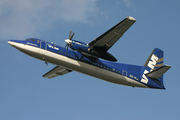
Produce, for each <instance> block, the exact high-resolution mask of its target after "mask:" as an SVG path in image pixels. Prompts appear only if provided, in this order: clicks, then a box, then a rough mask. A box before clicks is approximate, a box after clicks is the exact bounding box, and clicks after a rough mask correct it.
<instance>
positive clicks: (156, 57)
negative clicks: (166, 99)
mask: <svg viewBox="0 0 180 120" xmlns="http://www.w3.org/2000/svg"><path fill="white" fill-rule="evenodd" d="M163 63H164V55H163V51H162V50H160V49H158V48H155V49H154V50H153V51H152V53H151V54H150V56H149V58H148V59H147V61H146V62H145V64H144V66H145V67H146V70H145V71H144V75H145V76H147V77H149V78H151V79H152V80H154V81H155V82H156V83H158V84H159V85H161V86H163V74H164V73H165V72H166V71H167V70H168V69H169V68H171V67H170V66H168V65H164V66H163Z"/></svg>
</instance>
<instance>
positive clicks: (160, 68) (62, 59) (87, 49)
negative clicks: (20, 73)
mask: <svg viewBox="0 0 180 120" xmlns="http://www.w3.org/2000/svg"><path fill="white" fill-rule="evenodd" d="M135 22H136V19H134V18H133V17H130V16H129V17H127V18H125V19H124V20H122V21H121V22H120V23H118V24H117V25H115V26H114V27H112V28H111V29H109V30H108V31H107V32H105V33H104V34H102V35H100V36H99V37H98V38H96V39H95V40H93V41H92V42H90V43H88V44H87V43H84V42H80V41H77V40H73V39H72V38H73V36H74V33H73V34H72V35H71V31H70V34H69V39H65V42H66V43H67V44H66V46H65V47H60V46H58V45H55V44H53V43H50V42H46V41H43V40H40V39H35V38H29V39H26V40H24V41H21V40H9V41H8V43H9V44H10V45H11V46H13V47H15V48H16V49H18V50H20V51H21V52H23V53H25V54H28V55H30V56H32V57H35V58H37V59H40V60H43V61H45V62H46V63H47V62H48V63H52V64H55V65H56V67H54V68H53V69H52V70H50V71H49V72H47V73H46V74H44V75H43V77H45V78H49V79H50V78H53V77H56V76H59V75H64V74H67V73H70V72H72V71H77V72H80V73H84V74H87V75H90V76H93V77H96V78H99V79H102V80H105V81H108V82H112V83H116V84H121V85H126V86H132V87H143V88H156V89H165V87H164V84H163V74H164V73H165V72H166V71H167V70H168V69H169V68H170V66H168V65H163V60H164V57H163V51H162V50H160V49H158V48H155V49H154V50H153V51H152V53H151V54H150V56H149V58H148V59H147V61H146V62H145V64H144V66H137V65H129V64H122V63H117V62H116V61H117V60H116V58H115V57H114V56H113V55H111V54H110V53H108V52H107V51H108V50H109V49H110V48H111V47H112V46H113V45H114V44H115V43H116V42H117V41H118V40H119V39H120V38H121V37H122V36H123V34H124V33H125V32H126V31H127V30H128V29H129V28H130V27H131V26H132V25H133V24H134V23H135ZM69 47H70V48H71V49H68V48H69ZM102 59H104V60H102Z"/></svg>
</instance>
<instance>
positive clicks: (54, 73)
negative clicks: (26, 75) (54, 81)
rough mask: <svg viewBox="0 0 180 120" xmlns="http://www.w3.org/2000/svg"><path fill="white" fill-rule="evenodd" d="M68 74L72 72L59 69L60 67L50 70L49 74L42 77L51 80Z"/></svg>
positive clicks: (62, 68)
mask: <svg viewBox="0 0 180 120" xmlns="http://www.w3.org/2000/svg"><path fill="white" fill-rule="evenodd" d="M69 72H72V70H69V69H67V68H64V67H61V66H56V67H54V68H53V69H52V70H50V71H49V72H47V73H46V74H44V75H43V77H45V78H49V79H51V78H53V77H56V76H59V75H64V74H66V73H69Z"/></svg>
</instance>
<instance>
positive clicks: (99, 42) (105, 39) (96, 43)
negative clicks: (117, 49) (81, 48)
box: [88, 16, 136, 52]
mask: <svg viewBox="0 0 180 120" xmlns="http://www.w3.org/2000/svg"><path fill="white" fill-rule="evenodd" d="M135 22H136V19H134V18H133V17H130V16H129V17H127V18H125V19H124V20H123V21H121V22H120V23H118V24H117V25H115V26H114V27H112V28H111V29H109V30H108V31H107V32H105V33H104V34H102V35H101V36H99V37H98V38H96V39H95V40H93V41H92V42H90V43H89V44H88V45H89V46H90V47H92V48H93V49H94V50H96V51H101V52H107V51H108V50H109V49H110V48H111V47H112V46H113V45H114V44H115V43H116V42H117V41H118V40H119V39H120V38H121V37H122V36H123V34H124V33H125V32H126V31H127V30H128V29H129V28H130V27H131V26H132V25H133V24H134V23H135Z"/></svg>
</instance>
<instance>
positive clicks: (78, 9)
mask: <svg viewBox="0 0 180 120" xmlns="http://www.w3.org/2000/svg"><path fill="white" fill-rule="evenodd" d="M179 5H180V2H179V1H178V0H171V1H164V0H159V1H157V0H148V1H145V0H137V1H133V0H111V1H110V0H1V1H0V55H1V59H0V74H1V79H0V119H1V120H32V119H34V120H59V119H63V120H72V119H73V120H99V119H103V120H109V119H111V120H119V119H125V120H132V119H133V120H139V119H143V120H152V119H153V120H159V119H163V120H169V119H179V118H180V114H179V111H180V102H179V101H180V95H179V91H180V87H179V84H180V80H179V77H178V73H177V72H178V71H179V60H180V55H179V51H180V48H179V44H180V42H179V39H180V31H179V28H180V23H179V20H180V16H179V13H180V12H179V11H180V8H179ZM127 16H133V17H134V18H136V20H137V21H136V23H135V24H134V25H133V26H132V27H131V28H130V29H129V30H128V31H127V32H126V33H125V36H123V37H122V38H121V39H120V40H119V41H118V42H117V43H116V44H115V45H114V46H113V47H112V48H111V49H110V50H109V52H110V53H112V54H113V55H114V56H116V58H117V59H118V62H120V63H128V64H135V65H143V64H144V63H145V61H146V59H147V58H148V56H149V54H150V53H151V51H152V50H153V48H155V47H157V48H160V49H162V50H163V51H164V56H165V57H164V61H165V64H168V65H171V66H172V68H171V69H170V70H169V71H168V72H167V73H166V74H165V75H164V83H165V87H166V90H154V89H142V88H132V87H127V86H122V85H117V84H113V83H109V82H105V81H103V80H100V79H97V78H93V77H90V76H87V75H84V74H80V73H77V72H72V73H69V74H66V75H64V76H59V77H56V78H54V79H50V80H49V79H46V78H43V77H42V75H43V74H44V73H46V72H47V71H49V70H50V69H52V68H53V67H54V66H53V65H51V64H49V65H48V66H46V65H45V64H44V62H43V61H40V60H37V59H34V58H32V57H29V56H27V55H25V54H23V53H21V52H20V51H18V50H16V49H14V48H13V47H11V46H10V45H9V44H8V43H7V41H8V40H10V39H22V40H24V39H26V38H29V37H35V38H40V39H43V40H46V41H49V42H54V43H56V44H58V45H61V46H65V45H66V43H65V41H64V40H65V38H68V35H69V31H70V30H72V31H75V32H76V33H75V36H74V39H76V40H79V41H83V42H87V43H89V42H91V41H92V40H93V39H95V38H97V37H98V36H99V35H101V34H102V33H104V32H105V31H107V30H108V29H109V28H111V27H112V26H114V25H115V24H117V23H118V22H120V21H121V20H123V19H124V18H125V17H127Z"/></svg>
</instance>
